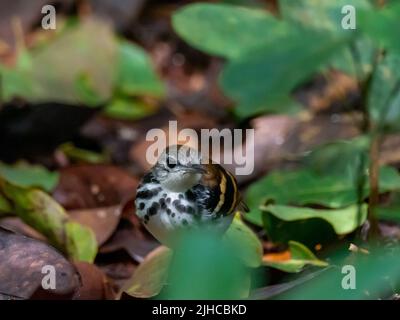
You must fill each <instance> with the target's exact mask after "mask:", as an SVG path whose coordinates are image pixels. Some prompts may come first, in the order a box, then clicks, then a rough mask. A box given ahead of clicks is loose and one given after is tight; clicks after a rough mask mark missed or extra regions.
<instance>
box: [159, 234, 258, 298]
mask: <svg viewBox="0 0 400 320" xmlns="http://www.w3.org/2000/svg"><path fill="white" fill-rule="evenodd" d="M189 270H190V272H188V271H189ZM251 272H252V269H251V268H248V267H247V266H245V265H244V264H243V262H242V259H241V257H240V255H238V253H237V248H236V247H235V245H234V244H233V243H231V242H226V241H221V237H219V236H217V235H215V234H213V233H210V232H209V230H208V231H207V230H193V229H192V230H190V232H187V233H185V234H182V237H181V238H180V239H179V241H178V242H177V243H176V245H175V246H174V254H173V257H172V260H171V266H170V274H169V277H168V287H167V288H166V290H165V292H164V294H163V296H162V298H163V299H240V298H247V297H248V294H249V289H250V279H251V278H250V276H251V274H250V273H251Z"/></svg>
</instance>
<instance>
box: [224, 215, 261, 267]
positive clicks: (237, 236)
mask: <svg viewBox="0 0 400 320" xmlns="http://www.w3.org/2000/svg"><path fill="white" fill-rule="evenodd" d="M224 241H227V242H228V243H230V244H231V245H232V246H233V247H234V248H235V250H236V253H237V254H238V256H239V257H240V258H241V259H242V261H243V263H244V264H245V265H246V266H248V267H251V268H256V267H258V266H260V264H261V259H262V254H263V247H262V244H261V242H260V239H259V238H258V237H257V235H256V234H255V233H254V232H253V231H252V230H251V229H250V228H249V227H248V226H246V225H245V224H244V223H243V221H242V219H241V218H240V215H236V216H235V218H234V219H233V221H232V224H231V226H230V227H229V229H228V230H227V231H226V233H225V235H224Z"/></svg>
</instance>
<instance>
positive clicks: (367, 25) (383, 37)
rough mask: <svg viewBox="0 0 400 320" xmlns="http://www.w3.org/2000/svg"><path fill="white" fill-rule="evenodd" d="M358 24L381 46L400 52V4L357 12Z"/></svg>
mask: <svg viewBox="0 0 400 320" xmlns="http://www.w3.org/2000/svg"><path fill="white" fill-rule="evenodd" d="M357 16H358V26H360V29H361V30H362V31H363V32H364V33H365V34H366V35H367V36H369V37H371V38H372V39H373V40H374V41H375V42H376V43H377V44H378V45H379V46H382V47H384V48H386V49H393V50H394V51H396V52H397V53H400V42H399V37H398V32H397V31H398V30H399V29H400V20H399V16H400V4H399V3H394V4H390V5H387V6H385V7H384V8H383V9H381V10H364V11H360V12H358V13H357Z"/></svg>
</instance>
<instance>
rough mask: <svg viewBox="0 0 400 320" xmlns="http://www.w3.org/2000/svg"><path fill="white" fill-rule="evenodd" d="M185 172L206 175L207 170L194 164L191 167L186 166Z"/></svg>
mask: <svg viewBox="0 0 400 320" xmlns="http://www.w3.org/2000/svg"><path fill="white" fill-rule="evenodd" d="M184 170H185V171H186V172H193V173H206V172H207V170H206V169H205V168H204V167H203V166H202V165H201V164H192V165H190V166H185V167H184Z"/></svg>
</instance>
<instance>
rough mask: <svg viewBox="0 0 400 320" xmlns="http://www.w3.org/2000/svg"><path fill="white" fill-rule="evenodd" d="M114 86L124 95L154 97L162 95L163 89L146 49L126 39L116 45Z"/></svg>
mask: <svg viewBox="0 0 400 320" xmlns="http://www.w3.org/2000/svg"><path fill="white" fill-rule="evenodd" d="M116 88H117V89H118V90H119V91H121V92H122V93H123V94H125V95H149V96H154V97H161V96H163V95H164V90H165V89H164V86H163V84H162V82H161V81H160V79H159V78H158V76H157V74H156V73H155V72H154V68H153V65H152V62H151V60H150V59H149V57H148V55H147V53H146V51H144V50H143V49H142V48H140V47H139V46H137V45H135V44H134V43H131V42H127V41H120V42H119V46H118V76H117V82H116Z"/></svg>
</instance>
